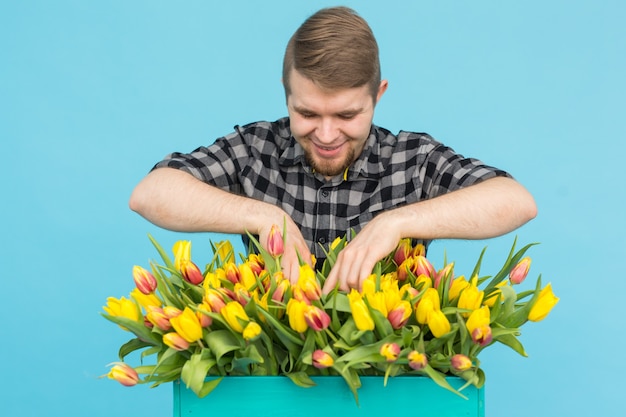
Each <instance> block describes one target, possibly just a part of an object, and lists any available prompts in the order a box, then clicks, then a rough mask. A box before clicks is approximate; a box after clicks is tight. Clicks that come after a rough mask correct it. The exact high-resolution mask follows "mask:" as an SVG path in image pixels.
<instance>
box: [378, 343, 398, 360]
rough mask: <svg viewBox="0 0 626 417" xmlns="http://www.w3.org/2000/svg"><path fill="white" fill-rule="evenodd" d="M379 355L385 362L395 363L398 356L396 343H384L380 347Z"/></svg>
mask: <svg viewBox="0 0 626 417" xmlns="http://www.w3.org/2000/svg"><path fill="white" fill-rule="evenodd" d="M379 353H380V354H381V355H382V356H383V357H384V358H385V360H387V362H395V361H396V360H397V359H398V356H399V355H400V346H399V345H398V344H397V343H384V344H383V345H382V346H381V347H380V351H379Z"/></svg>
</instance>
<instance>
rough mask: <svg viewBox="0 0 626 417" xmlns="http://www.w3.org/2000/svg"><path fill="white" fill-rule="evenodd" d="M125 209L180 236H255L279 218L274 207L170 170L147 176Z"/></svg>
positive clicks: (158, 170) (186, 174)
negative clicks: (176, 232) (241, 234)
mask: <svg viewBox="0 0 626 417" xmlns="http://www.w3.org/2000/svg"><path fill="white" fill-rule="evenodd" d="M129 206H130V208H131V210H133V211H135V212H137V213H139V214H140V215H141V216H143V217H145V218H146V219H147V220H149V221H150V222H152V223H154V224H156V225H157V226H159V227H163V228H165V229H169V230H175V231H180V232H218V233H245V232H246V231H249V232H251V233H255V234H258V233H259V230H260V228H263V227H267V226H266V225H267V224H270V225H271V224H272V222H278V219H280V218H281V216H282V214H281V212H282V210H280V208H278V207H276V206H272V205H270V204H267V203H264V202H261V201H257V200H254V199H251V198H247V197H242V196H238V195H235V194H231V193H228V192H226V191H223V190H220V189H218V188H216V187H213V186H211V185H208V184H206V183H204V182H202V181H199V180H197V179H196V178H194V177H193V176H191V175H190V174H188V173H186V172H184V171H179V170H176V169H172V168H159V169H156V170H154V171H152V172H150V173H149V174H148V175H147V176H146V177H145V178H144V179H143V180H142V181H141V182H140V183H139V184H138V185H137V187H135V189H134V190H133V193H132V195H131V198H130V201H129Z"/></svg>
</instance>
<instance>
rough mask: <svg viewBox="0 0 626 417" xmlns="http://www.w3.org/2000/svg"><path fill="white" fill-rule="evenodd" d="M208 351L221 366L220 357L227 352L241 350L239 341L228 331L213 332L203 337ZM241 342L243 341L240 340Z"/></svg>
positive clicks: (241, 346)
mask: <svg viewBox="0 0 626 417" xmlns="http://www.w3.org/2000/svg"><path fill="white" fill-rule="evenodd" d="M204 340H205V341H206V342H207V344H208V346H209V349H210V350H211V352H213V354H214V355H215V358H216V359H217V361H218V363H220V364H222V365H223V363H222V361H221V359H222V357H224V355H226V354H227V353H229V352H233V351H237V350H239V349H242V348H243V346H244V345H242V343H241V341H240V340H239V339H238V338H237V337H236V336H235V335H234V334H232V332H231V331H230V330H214V331H212V332H208V333H207V334H206V336H205V337H204ZM242 340H243V339H242Z"/></svg>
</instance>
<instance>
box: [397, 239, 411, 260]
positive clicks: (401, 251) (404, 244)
mask: <svg viewBox="0 0 626 417" xmlns="http://www.w3.org/2000/svg"><path fill="white" fill-rule="evenodd" d="M412 250H413V248H412V247H411V239H408V238H407V239H401V240H400V243H398V247H397V248H396V252H395V254H394V255H393V261H394V262H395V263H396V265H401V264H402V263H403V262H404V261H405V260H407V258H408V257H409V256H411V252H412Z"/></svg>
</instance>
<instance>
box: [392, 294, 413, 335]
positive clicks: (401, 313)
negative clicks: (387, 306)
mask: <svg viewBox="0 0 626 417" xmlns="http://www.w3.org/2000/svg"><path fill="white" fill-rule="evenodd" d="M412 312H413V310H412V309H411V303H410V302H408V301H406V300H402V301H400V303H398V304H397V305H396V306H395V307H394V308H392V309H391V310H390V311H389V313H388V314H387V320H389V323H391V327H393V328H394V329H401V328H402V327H404V325H405V324H406V322H407V321H408V320H409V318H410V317H411V313H412Z"/></svg>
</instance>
